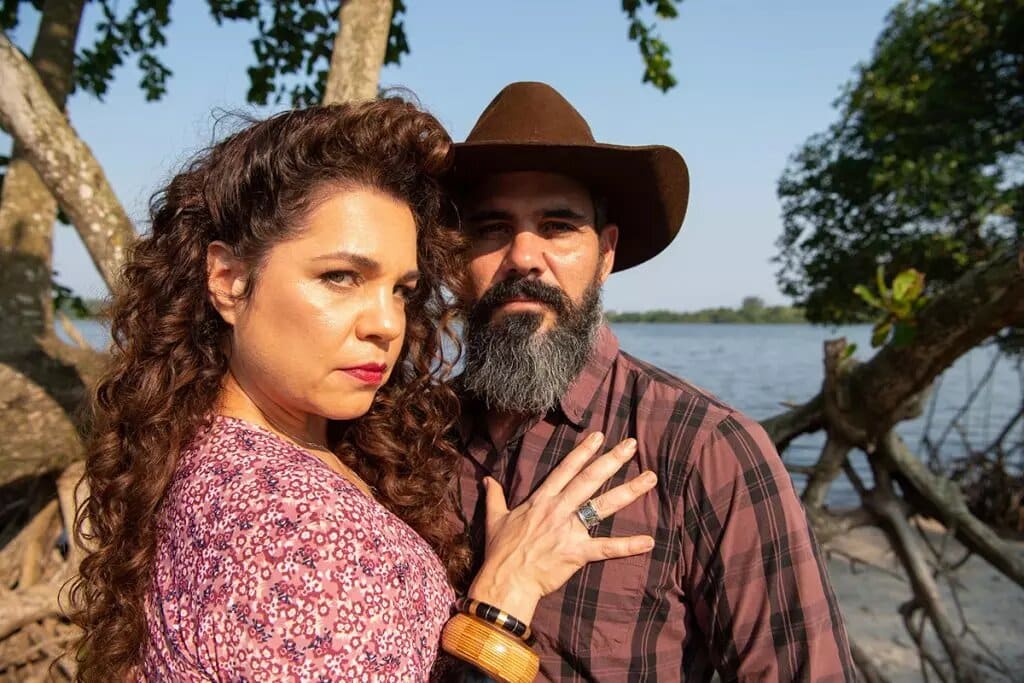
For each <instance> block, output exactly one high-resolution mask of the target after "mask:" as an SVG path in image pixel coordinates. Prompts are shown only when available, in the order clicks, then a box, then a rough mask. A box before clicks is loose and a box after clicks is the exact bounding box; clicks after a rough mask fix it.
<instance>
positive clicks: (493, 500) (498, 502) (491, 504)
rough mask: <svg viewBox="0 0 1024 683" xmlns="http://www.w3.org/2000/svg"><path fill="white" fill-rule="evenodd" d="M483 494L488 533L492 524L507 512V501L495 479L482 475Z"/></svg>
mask: <svg viewBox="0 0 1024 683" xmlns="http://www.w3.org/2000/svg"><path fill="white" fill-rule="evenodd" d="M484 495H485V499H486V506H487V531H488V535H489V534H490V531H491V529H492V527H493V526H494V524H495V523H496V522H497V521H498V520H500V519H503V518H504V517H505V515H507V514H508V502H507V501H506V500H505V492H504V490H502V488H501V484H499V483H498V482H497V481H496V480H495V479H493V478H491V477H484Z"/></svg>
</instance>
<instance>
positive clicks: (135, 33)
mask: <svg viewBox="0 0 1024 683" xmlns="http://www.w3.org/2000/svg"><path fill="white" fill-rule="evenodd" d="M92 1H93V2H94V3H97V4H98V5H99V9H100V12H101V15H102V18H101V19H100V20H99V21H98V22H97V23H96V32H97V33H98V34H99V37H98V38H97V39H96V42H95V43H93V44H92V45H89V46H87V47H84V48H82V49H80V50H79V51H78V52H77V53H76V55H75V74H74V83H75V87H76V88H81V89H82V90H84V91H85V92H88V93H90V94H91V95H94V96H95V97H97V98H98V99H100V100H102V99H103V96H104V95H106V93H107V88H108V86H109V85H110V82H111V80H113V78H114V71H115V70H116V69H117V67H119V66H121V65H122V64H124V62H125V60H126V59H129V58H131V57H132V56H134V57H135V58H136V64H137V66H138V67H139V70H140V71H141V72H142V77H141V78H140V79H139V87H140V88H141V89H142V91H143V93H144V94H145V96H146V99H147V100H150V101H154V100H159V99H160V98H161V97H163V96H164V94H166V92H167V79H168V78H170V76H171V71H170V69H168V68H167V67H166V66H165V65H164V63H163V62H162V61H160V58H159V57H158V56H157V52H158V50H159V48H162V47H163V46H164V45H165V44H166V43H167V39H166V37H165V36H164V29H165V28H167V26H168V25H169V24H170V21H171V19H170V5H171V0H136V2H134V3H132V4H130V5H128V6H127V7H126V8H125V7H121V3H119V2H118V1H117V0H92ZM24 7H31V8H33V9H34V10H35V11H37V12H42V11H43V8H44V3H43V0H0V29H3V30H4V31H10V30H11V29H14V28H15V27H17V25H18V23H19V21H20V19H21V16H20V10H21V9H23V8H24ZM121 9H124V10H125V11H124V14H123V15H121V14H119V10H121Z"/></svg>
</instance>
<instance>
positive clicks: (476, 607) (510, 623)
mask: <svg viewBox="0 0 1024 683" xmlns="http://www.w3.org/2000/svg"><path fill="white" fill-rule="evenodd" d="M455 607H456V609H458V610H459V611H460V612H465V613H466V614H472V615H474V616H477V617H479V618H481V619H483V620H484V621H486V622H489V623H491V624H494V625H495V626H498V627H499V628H502V629H504V630H505V631H508V632H509V633H511V634H512V635H514V636H517V637H518V638H520V639H522V640H523V641H525V642H526V643H527V644H530V643H531V642H532V641H533V633H532V632H531V631H530V627H529V626H527V625H526V624H524V623H523V622H521V621H519V620H518V619H516V618H515V617H514V616H512V615H511V614H509V613H508V612H505V611H503V610H500V609H498V608H497V607H495V606H494V605H488V604H487V603H486V602H480V601H479V600H473V599H472V598H459V599H458V600H457V601H456V602H455Z"/></svg>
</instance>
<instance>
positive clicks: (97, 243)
mask: <svg viewBox="0 0 1024 683" xmlns="http://www.w3.org/2000/svg"><path fill="white" fill-rule="evenodd" d="M0 82H3V84H4V85H3V87H2V88H0V124H2V125H3V127H4V128H6V129H7V130H8V131H10V133H11V135H12V136H13V137H14V139H15V142H16V143H17V144H18V145H19V146H20V149H21V151H22V152H23V154H24V156H25V158H26V159H28V161H29V163H31V164H32V167H33V168H35V170H36V172H37V173H38V174H39V177H40V178H42V180H43V182H44V183H45V184H46V186H47V188H49V190H50V192H51V193H52V194H53V196H54V197H56V198H57V201H58V202H59V203H60V205H61V206H62V207H63V208H64V211H65V212H66V213H67V215H68V217H69V218H70V219H71V222H72V223H73V224H74V226H75V229H76V230H77V231H78V234H79V236H80V237H81V238H82V241H83V242H84V243H85V246H86V249H87V250H88V251H89V255H90V256H91V257H92V260H93V263H95V264H96V268H97V269H98V270H99V272H100V274H101V275H102V276H103V279H104V280H105V281H106V283H107V285H108V286H112V285H113V283H114V282H115V280H116V279H117V273H118V271H119V270H120V268H121V264H122V263H123V262H124V257H125V250H126V248H127V247H128V245H129V244H130V243H131V242H132V240H133V239H134V238H135V229H134V228H133V227H132V223H131V221H130V220H129V219H128V215H127V214H126V213H125V211H124V208H122V206H121V204H120V203H119V202H118V201H117V197H116V196H115V195H114V191H113V189H112V188H111V187H110V183H109V182H108V181H107V178H106V176H105V175H104V173H103V169H102V168H101V167H100V165H99V163H98V162H97V161H96V159H95V157H94V156H93V154H92V151H91V150H90V149H89V147H88V146H87V145H86V144H85V143H84V142H83V141H82V140H81V138H79V137H78V135H77V134H76V133H75V131H74V130H73V129H72V128H71V126H70V124H68V122H67V120H66V119H65V118H64V115H63V114H62V113H61V111H60V109H58V108H57V106H56V104H54V102H53V99H52V98H51V97H50V95H49V94H48V93H47V92H46V88H45V87H44V86H43V83H42V81H40V80H39V75H38V74H37V73H36V72H35V69H33V68H32V65H31V64H29V63H28V60H26V59H25V56H24V55H23V54H21V51H20V50H18V48H17V47H16V46H14V45H13V44H12V43H11V41H10V40H9V39H8V38H7V35H6V34H5V33H3V32H0Z"/></svg>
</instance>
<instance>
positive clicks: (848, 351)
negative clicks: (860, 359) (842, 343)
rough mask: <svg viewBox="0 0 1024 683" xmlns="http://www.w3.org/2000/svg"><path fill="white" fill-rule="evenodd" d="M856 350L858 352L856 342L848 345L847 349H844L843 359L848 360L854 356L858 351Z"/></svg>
mask: <svg viewBox="0 0 1024 683" xmlns="http://www.w3.org/2000/svg"><path fill="white" fill-rule="evenodd" d="M856 352H857V345H856V344H850V345H848V346H847V347H846V349H844V350H843V357H842V360H847V359H848V358H852V357H853V354H854V353H856Z"/></svg>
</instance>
